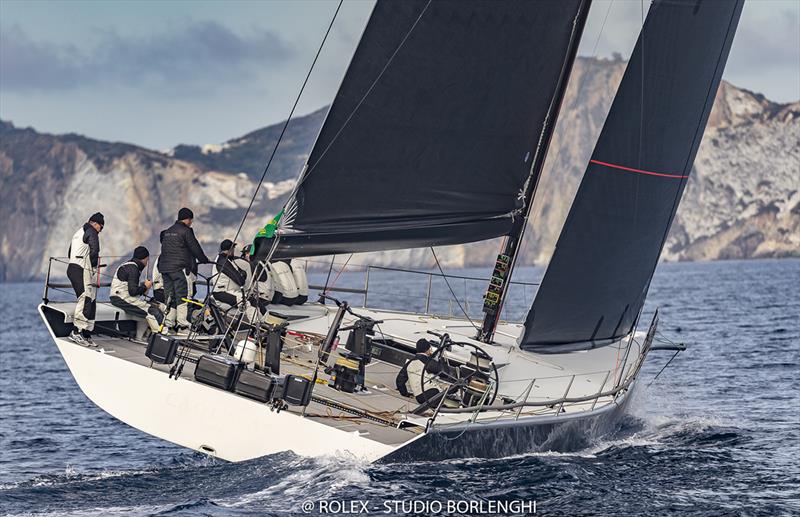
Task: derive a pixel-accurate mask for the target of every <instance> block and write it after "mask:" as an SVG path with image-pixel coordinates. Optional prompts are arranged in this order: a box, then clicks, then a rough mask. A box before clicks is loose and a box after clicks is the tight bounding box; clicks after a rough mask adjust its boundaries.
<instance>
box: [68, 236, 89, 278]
mask: <svg viewBox="0 0 800 517" xmlns="http://www.w3.org/2000/svg"><path fill="white" fill-rule="evenodd" d="M85 233H86V230H85V229H84V226H81V227H80V228H78V230H77V231H76V232H75V233H74V234H73V235H72V242H70V245H69V263H70V264H77V265H78V266H80V267H81V268H82V269H84V270H88V271H92V270H93V268H92V262H91V259H90V257H89V254H90V253H91V249H89V244H88V243H86V242H83V236H84V234H85Z"/></svg>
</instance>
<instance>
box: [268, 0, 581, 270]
mask: <svg viewBox="0 0 800 517" xmlns="http://www.w3.org/2000/svg"><path fill="white" fill-rule="evenodd" d="M581 4H582V2H581V1H579V0H567V1H558V2H519V1H514V0H511V1H500V2H488V1H487V2H482V1H476V2H459V1H450V0H442V1H433V2H428V1H427V0H406V1H401V2H392V1H379V2H378V3H377V5H376V6H375V9H374V11H373V13H372V16H371V18H370V20H369V22H368V24H367V26H366V29H365V32H364V34H363V36H362V38H361V41H360V43H359V45H358V48H357V50H356V52H355V55H354V57H353V59H352V61H351V63H350V66H349V68H348V70H347V73H346V75H345V78H344V80H343V83H342V85H341V87H340V89H339V92H338V94H337V95H336V98H335V100H334V102H333V104H332V107H331V109H330V112H329V113H328V116H327V118H326V120H325V122H324V124H323V127H322V129H321V132H320V134H319V137H318V139H317V141H316V143H315V145H314V148H313V150H312V152H311V154H310V157H309V159H308V162H307V165H306V168H305V170H304V173H303V175H302V176H301V179H300V181H301V183H300V186H299V187H298V189H297V190H296V193H295V195H294V197H293V198H292V199H291V200H290V202H289V204H288V206H287V209H286V215H285V217H284V220H283V221H282V224H281V228H280V229H279V232H278V235H279V236H280V239H279V246H278V249H277V252H276V254H275V256H276V257H286V256H309V255H318V254H329V253H345V252H359V251H373V250H385V249H397V248H411V247H423V246H433V245H444V244H455V243H464V242H472V241H477V240H483V239H489V238H493V237H497V236H501V235H504V234H506V233H507V232H508V231H509V228H510V226H511V220H512V215H516V214H518V213H519V209H520V208H521V200H520V192H521V191H522V189H523V186H524V184H525V181H526V180H527V179H528V176H529V173H530V170H531V160H532V158H533V156H534V153H535V152H536V146H537V142H538V141H539V139H540V134H541V133H542V130H543V125H544V122H545V120H547V112H548V107H549V106H550V104H551V99H552V98H553V96H554V93H555V91H556V88H557V82H558V78H559V73H560V72H561V69H562V64H563V62H564V61H565V59H567V56H568V47H569V42H570V36H571V34H572V33H573V30H574V26H575V23H574V22H575V19H576V16H577V14H578V11H579V9H580V8H581V7H580V6H581ZM551 122H552V121H551ZM534 179H535V178H534Z"/></svg>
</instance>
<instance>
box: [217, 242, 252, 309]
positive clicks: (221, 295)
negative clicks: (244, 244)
mask: <svg viewBox="0 0 800 517" xmlns="http://www.w3.org/2000/svg"><path fill="white" fill-rule="evenodd" d="M234 248H235V246H234V243H233V241H231V240H230V239H225V240H224V241H222V242H221V243H220V245H219V255H217V260H216V262H215V263H214V274H215V275H216V274H219V277H218V278H217V279H216V281H215V282H214V292H213V293H212V296H214V298H215V299H216V300H217V301H219V302H222V303H223V304H225V305H227V306H230V307H238V306H239V304H241V303H242V300H243V299H244V292H245V290H247V288H248V283H249V279H250V264H249V263H247V262H246V261H244V260H243V259H237V258H234Z"/></svg>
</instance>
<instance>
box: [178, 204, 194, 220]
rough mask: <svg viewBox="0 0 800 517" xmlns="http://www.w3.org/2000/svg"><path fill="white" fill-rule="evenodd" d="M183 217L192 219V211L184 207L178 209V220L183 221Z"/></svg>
mask: <svg viewBox="0 0 800 517" xmlns="http://www.w3.org/2000/svg"><path fill="white" fill-rule="evenodd" d="M184 219H194V212H192V211H191V210H189V209H188V208H186V207H183V208H181V209H180V210H178V221H183V220H184Z"/></svg>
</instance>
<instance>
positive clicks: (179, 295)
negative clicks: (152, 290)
mask: <svg viewBox="0 0 800 517" xmlns="http://www.w3.org/2000/svg"><path fill="white" fill-rule="evenodd" d="M193 220H194V213H192V211H191V210H189V209H188V208H181V209H180V210H179V211H178V220H177V221H175V224H173V225H172V226H170V227H169V228H167V229H166V230H164V231H162V232H161V256H160V257H159V259H158V270H159V271H160V272H161V276H162V278H163V280H164V296H165V297H166V299H167V300H168V301H169V304H168V308H167V311H168V313H167V324H168V325H169V324H173V321H174V324H173V325H174V327H175V329H176V330H177V331H185V330H187V329H188V328H189V320H188V318H187V317H188V314H189V308H188V305H187V302H185V301H184V299H185V298H188V296H189V286H190V285H192V286H193V285H194V278H195V277H196V275H197V263H198V262H200V263H202V264H206V263H209V262H211V261H210V260H209V259H208V257H206V254H205V253H203V248H202V247H201V246H200V243H199V242H197V238H196V237H195V236H194V231H193V230H192V221H193ZM193 291H194V289H192V292H193ZM172 318H175V319H174V320H173V319H172Z"/></svg>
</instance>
